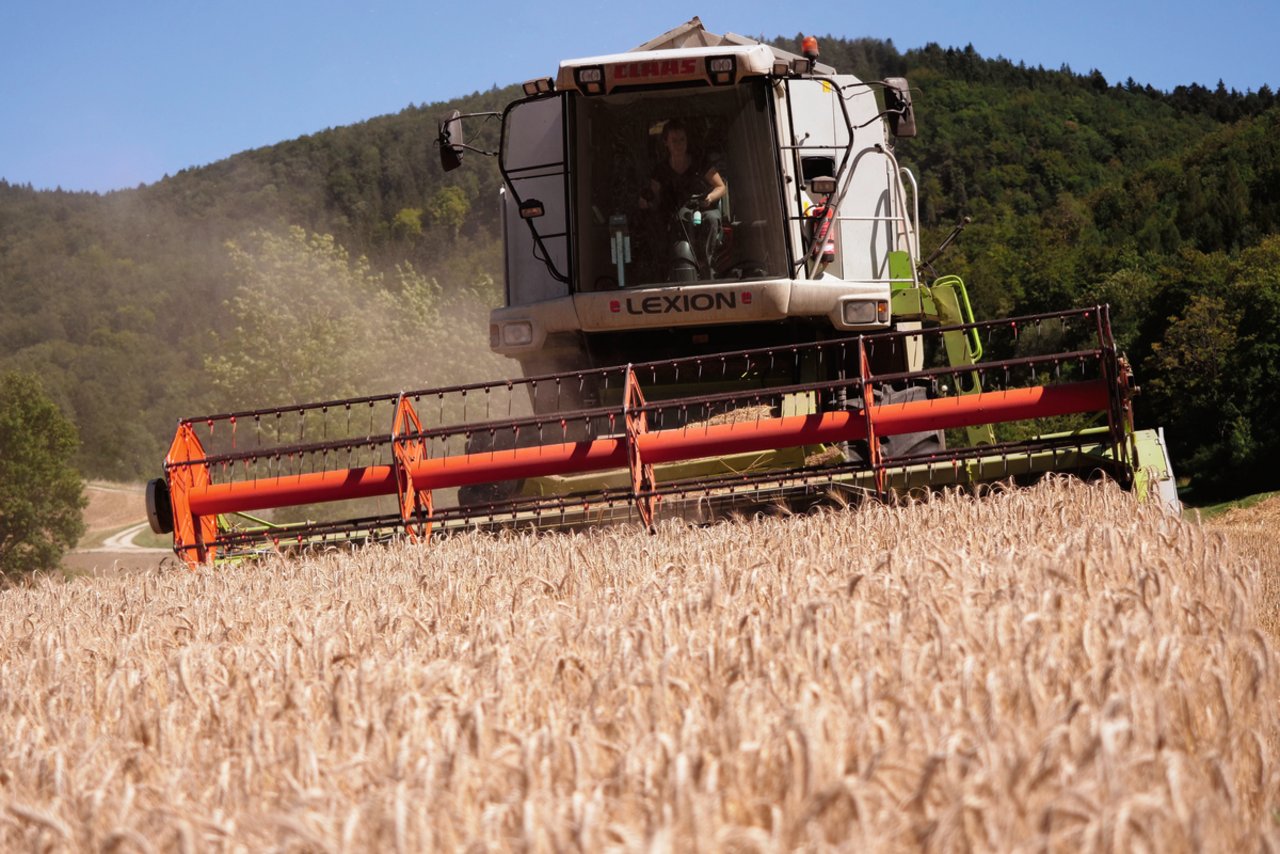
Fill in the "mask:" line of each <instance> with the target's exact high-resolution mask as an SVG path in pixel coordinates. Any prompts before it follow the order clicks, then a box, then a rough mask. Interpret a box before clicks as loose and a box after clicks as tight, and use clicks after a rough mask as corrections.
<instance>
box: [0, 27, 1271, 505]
mask: <svg viewBox="0 0 1280 854" xmlns="http://www.w3.org/2000/svg"><path fill="white" fill-rule="evenodd" d="M779 43H780V44H782V45H783V46H786V47H789V48H790V49H792V50H796V49H798V43H797V41H796V40H792V39H780V40H779ZM822 47H823V60H824V61H826V62H828V63H830V64H832V65H834V66H836V67H837V68H839V69H841V70H843V71H852V72H853V73H855V74H858V75H859V76H861V77H864V78H870V79H874V78H880V77H884V76H907V77H908V78H909V79H910V80H911V83H912V85H913V87H914V89H915V90H916V95H915V99H916V106H917V113H918V118H919V124H920V136H919V137H918V138H917V139H914V140H908V141H904V142H903V143H901V145H900V147H899V154H900V157H901V159H902V160H903V161H904V163H906V164H908V165H910V166H911V167H912V168H913V169H914V170H915V171H916V173H917V175H919V176H920V179H921V195H922V204H921V218H922V220H923V221H924V225H925V238H924V240H923V245H924V246H925V247H928V246H931V245H933V244H936V242H937V241H938V240H940V239H941V237H942V235H943V234H945V232H946V231H947V230H949V228H950V226H951V225H952V224H953V223H955V222H956V221H957V220H958V219H959V218H960V217H962V216H966V215H968V216H971V217H973V219H974V222H973V224H972V225H971V226H970V227H969V228H968V230H967V231H966V232H965V233H964V235H963V237H962V238H961V240H960V241H959V243H958V244H957V245H956V246H955V247H953V249H952V250H950V252H949V253H948V254H947V255H946V256H945V257H944V258H943V260H942V261H940V262H939V263H938V265H937V266H939V268H940V269H944V270H945V271H947V272H957V273H960V274H961V275H962V276H964V277H965V279H966V281H967V282H968V283H969V285H970V288H971V292H972V294H973V295H974V298H975V302H976V305H975V310H976V311H977V313H978V314H979V315H980V316H997V315H1002V314H1009V313H1021V312H1024V311H1033V310H1039V309H1046V308H1064V307H1069V306H1072V305H1078V304H1081V303H1083V302H1086V301H1094V300H1106V301H1108V302H1110V303H1112V305H1113V307H1114V311H1115V312H1116V320H1117V325H1118V328H1119V330H1120V334H1121V338H1122V342H1121V343H1122V344H1123V345H1124V346H1125V347H1126V348H1127V349H1128V351H1129V354H1130V357H1131V359H1132V361H1133V362H1134V363H1135V368H1136V370H1137V372H1138V375H1139V378H1140V379H1141V380H1142V382H1143V385H1144V386H1145V388H1146V392H1147V393H1146V394H1145V395H1144V396H1143V397H1142V398H1141V399H1140V400H1141V405H1142V407H1143V410H1142V411H1141V412H1140V415H1141V417H1142V420H1143V421H1144V422H1145V423H1152V424H1154V423H1160V424H1163V425H1165V427H1166V428H1167V429H1168V431H1169V437H1170V440H1171V442H1172V444H1173V448H1174V453H1175V462H1176V464H1177V465H1178V467H1179V468H1180V469H1181V470H1182V471H1183V472H1184V473H1189V474H1192V475H1194V476H1195V477H1196V482H1197V485H1198V486H1199V487H1200V488H1202V489H1204V490H1213V489H1229V490H1240V489H1248V488H1257V487H1260V486H1272V487H1274V486H1276V485H1280V464H1277V463H1276V462H1275V461H1276V460H1277V459H1278V458H1280V457H1278V452H1280V428H1278V427H1277V426H1276V419H1274V417H1272V414H1273V413H1274V412H1275V411H1277V410H1278V409H1280V406H1277V404H1280V400H1277V395H1278V394H1280V392H1277V389H1278V388H1280V382H1277V380H1280V377H1277V376H1276V372H1277V368H1276V367H1275V366H1276V364H1277V357H1278V356H1280V165H1278V164H1280V150H1277V149H1278V148H1280V106H1277V103H1276V97H1275V95H1274V94H1273V93H1272V92H1271V91H1270V90H1269V89H1266V88H1265V87H1264V88H1263V89H1261V90H1260V91H1258V92H1248V93H1239V92H1234V91H1228V90H1226V89H1225V88H1224V87H1222V86H1221V85H1220V84H1219V85H1217V86H1216V87H1214V88H1209V87H1205V86H1200V85H1193V86H1187V87H1181V88H1179V89H1177V90H1175V91H1173V92H1160V91H1156V90H1154V89H1151V88H1150V87H1146V86H1142V85H1140V84H1138V83H1135V82H1133V81H1132V80H1129V81H1124V82H1123V83H1119V82H1116V81H1107V80H1105V79H1104V78H1103V77H1102V76H1101V75H1099V74H1097V73H1096V72H1094V73H1089V74H1077V73H1074V72H1072V71H1070V70H1069V69H1065V68H1064V69H1058V70H1045V69H1041V68H1027V67H1024V66H1022V65H1018V64H1015V63H1014V62H1010V61H1007V60H1004V59H986V58H983V57H981V56H979V55H978V54H977V53H975V52H974V51H973V50H972V49H971V48H968V49H963V50H956V49H944V48H940V47H938V46H936V45H929V46H927V47H925V48H923V49H920V50H912V51H907V52H905V53H903V52H900V51H898V50H897V49H895V48H894V46H893V45H892V44H891V43H889V42H883V41H877V40H872V39H858V40H841V39H834V38H830V37H828V38H826V39H823V40H822ZM516 93H517V89H516V87H514V86H513V87H509V88H506V89H501V90H499V89H495V90H491V91H488V92H483V93H475V94H473V95H470V96H468V97H465V98H460V99H457V100H455V101H452V102H449V103H447V104H433V105H425V106H410V107H408V108H406V109H405V110H403V111H402V112H400V113H399V114H397V115H390V116H382V117H379V118H375V119H371V120H370V121H367V122H364V123H362V124H359V125H353V126H349V127H342V128H334V129H330V130H326V131H323V132H319V133H315V134H312V135H309V136H306V137H302V138H300V139H296V140H290V141H287V142H282V143H280V144H278V145H274V146H270V147H267V148H262V149H257V150H254V151H248V152H244V153H242V154H238V155H236V156H234V157H231V158H228V159H227V160H224V161H221V162H219V163H215V164H212V165H210V166H206V167H202V168H198V169H189V170H185V171H183V172H181V173H179V174H177V175H174V176H171V177H166V178H165V179H164V180H162V181H159V182H157V183H156V184H153V185H150V186H142V187H139V188H136V189H132V190H125V191H119V192H114V193H109V194H106V195H101V196H100V195H96V194H84V193H67V192H37V191H33V190H32V189H30V188H29V187H21V186H14V185H10V184H7V183H4V182H3V181H0V370H4V369H11V368H18V369H21V370H28V371H31V372H35V373H38V374H39V375H41V377H42V378H43V382H44V385H45V388H46V390H47V391H48V392H50V394H51V395H52V396H53V397H54V398H55V399H56V400H57V401H58V403H59V404H60V405H62V406H63V407H64V409H65V410H66V411H67V413H68V414H69V415H71V416H72V418H73V419H74V420H75V421H76V423H77V424H78V426H79V428H80V432H81V436H82V439H83V451H82V454H81V466H82V468H83V470H84V471H85V473H86V474H88V475H91V476H101V477H114V478H130V477H140V476H150V475H153V474H155V473H156V472H157V470H158V467H159V463H160V460H161V459H162V457H163V454H164V450H165V448H166V447H167V443H168V440H169V438H170V436H171V434H172V427H173V424H174V421H175V419H176V418H177V417H178V416H179V415H191V414H196V413H198V412H200V411H205V410H209V409H217V408H221V407H224V406H237V407H239V406H251V405H258V404H266V403H269V402H279V401H281V400H287V399H292V398H295V397H308V396H311V394H312V393H313V392H314V393H320V394H322V395H327V394H342V393H347V392H351V393H355V392H366V391H367V392H372V391H382V390H387V389H389V388H396V387H401V386H421V385H428V384H437V383H441V382H449V381H453V380H457V379H463V378H472V377H469V376H464V374H465V371H464V370H463V368H464V367H466V366H470V369H471V371H472V372H473V373H478V374H481V375H492V374H493V373H494V372H502V373H505V372H508V371H509V370H510V369H509V368H507V367H505V366H504V365H502V364H501V363H499V362H498V361H497V360H494V359H492V358H491V357H488V356H486V341H487V329H486V326H485V322H486V321H485V311H484V307H485V306H486V305H487V304H489V303H491V302H495V301H496V300H498V299H499V291H498V288H499V286H498V284H496V283H497V282H499V281H500V279H501V274H500V270H501V266H500V247H499V245H498V234H499V232H500V228H499V221H498V216H497V189H498V186H499V177H498V174H497V170H496V167H495V164H494V163H493V161H492V160H491V159H487V158H483V157H468V160H467V167H466V168H464V169H460V170H457V171H455V172H451V173H449V174H447V175H445V174H443V173H442V172H441V171H440V169H439V165H438V158H437V152H436V149H435V146H434V138H435V133H436V130H435V125H436V121H437V120H438V118H439V117H440V115H441V114H443V113H445V112H447V111H448V110H450V109H459V110H462V111H464V112H471V111H479V110H491V109H501V107H502V106H503V105H505V104H506V103H507V102H508V101H510V100H511V99H512V98H514V97H515V96H516ZM496 137H497V124H496V122H491V123H489V125H488V126H487V127H485V128H484V129H483V136H482V138H481V140H480V144H481V145H484V146H488V147H493V146H494V145H496V142H497V138H496ZM926 251H927V249H926ZM361 259H364V260H361ZM460 366H462V367H460Z"/></svg>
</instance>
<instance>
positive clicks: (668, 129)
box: [662, 119, 689, 142]
mask: <svg viewBox="0 0 1280 854" xmlns="http://www.w3.org/2000/svg"><path fill="white" fill-rule="evenodd" d="M678 130H682V131H684V135H685V137H686V138H687V137H688V136H689V129H688V128H687V127H685V124H684V122H683V121H681V120H680V119H667V123H666V124H665V125H663V126H662V141H663V142H666V141H667V137H669V136H670V135H671V134H672V133H673V132H674V131H678Z"/></svg>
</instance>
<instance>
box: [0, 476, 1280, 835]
mask: <svg viewBox="0 0 1280 854" xmlns="http://www.w3.org/2000/svg"><path fill="white" fill-rule="evenodd" d="M1276 558H1277V549H1276V547H1275V546H1273V545H1268V544H1266V543H1265V542H1263V541H1261V540H1259V544H1258V545H1257V546H1256V548H1252V547H1251V548H1250V549H1244V550H1233V549H1232V548H1230V547H1229V546H1228V544H1227V542H1226V541H1225V540H1224V539H1223V538H1222V537H1221V536H1219V535H1216V534H1214V533H1213V532H1211V531H1209V530H1207V529H1206V528H1205V527H1202V526H1200V525H1198V524H1195V523H1193V522H1185V521H1179V520H1174V519H1170V518H1168V517H1166V516H1163V515H1162V514H1161V513H1160V512H1159V511H1158V510H1157V509H1155V508H1151V507H1142V506H1138V505H1136V504H1135V503H1134V502H1133V501H1132V499H1131V498H1130V497H1129V496H1127V495H1125V494H1123V493H1121V492H1119V491H1118V490H1116V489H1114V488H1113V487H1109V486H1105V485H1093V486H1086V485H1083V484H1079V483H1074V482H1069V481H1057V480H1053V481H1048V482H1046V483H1043V484H1041V485H1040V486H1038V487H1036V488H1034V489H1032V490H1028V491H1006V492H1001V493H997V494H993V495H990V496H987V497H986V498H984V499H982V500H974V499H972V498H968V497H964V496H959V495H951V496H947V497H943V498H938V499H934V500H931V501H927V502H923V503H918V504H912V505H909V506H904V507H896V508H890V507H881V506H869V507H863V508H861V509H856V510H855V509H850V510H829V511H826V512H820V513H817V514H814V515H803V516H792V517H790V518H786V519H778V518H768V519H755V520H744V521H736V522H729V523H724V524H719V525H716V526H713V527H709V528H705V529H691V528H688V527H683V526H679V525H676V524H669V525H664V526H661V527H660V529H659V532H658V534H657V535H656V536H647V535H644V534H641V533H639V532H637V531H636V530H634V529H630V528H611V529H601V530H595V531H591V532H588V533H585V534H568V535H565V534H558V535H554V536H542V537H537V536H532V535H514V534H508V535H499V536H487V535H467V536H459V537H455V538H452V539H448V540H445V541H442V542H438V543H433V544H431V545H430V546H427V547H415V546H407V545H402V546H393V547H389V548H373V549H369V550H366V551H363V552H360V553H356V554H329V555H319V556H313V557H305V558H301V559H294V560H283V559H279V560H271V561H264V562H260V563H256V564H247V565H241V566H234V567H230V568H223V569H218V570H203V571H199V572H194V573H188V572H186V571H172V570H170V571H163V572H157V573H154V574H147V575H141V576H133V577H119V578H98V579H94V578H86V579H77V580H74V581H71V582H55V581H51V580H50V581H40V582H36V583H33V584H30V585H27V586H22V587H13V588H10V589H7V590H4V591H0V848H3V849H5V850H12V849H28V850H75V849H95V850H97V849H110V850H115V849H120V850H182V851H199V850H209V851H239V850H246V851H248V850H269V849H275V850H308V851H309V850H316V851H354V850H396V851H422V850H432V849H463V848H468V849H470V848H471V847H472V846H475V847H476V849H477V850H480V849H486V850H487V849H495V850H507V849H523V850H536V851H543V850H546V851H551V850H580V851H600V850H608V849H613V850H636V851H640V850H646V851H648V850H669V849H678V850H692V849H697V850H704V851H716V850H733V851H752V850H759V851H782V850H794V849H804V850H825V849H837V848H840V849H846V850H899V849H916V848H928V849H937V850H969V849H979V850H1014V849H1017V850H1024V849H1025V850H1064V851H1066V850H1071V851H1075V850H1148V851H1161V852H1169V851H1191V850H1210V851H1213V850H1221V851H1236V850H1257V849H1258V848H1260V847H1268V846H1269V847H1270V848H1271V849H1272V850H1275V849H1277V848H1278V847H1280V823H1278V822H1280V765H1278V764H1277V755H1278V753H1277V751H1278V750H1280V671H1278V670H1277V663H1278V662H1277V656H1276V652H1275V648H1274V645H1273V641H1272V640H1271V639H1269V638H1268V636H1267V634H1266V633H1265V632H1264V630H1263V629H1261V628H1260V623H1259V616H1258V609H1257V607H1256V605H1257V599H1258V595H1259V593H1258V590H1259V584H1260V582H1259V576H1260V573H1263V572H1267V571H1270V572H1272V573H1274V572H1275V571H1276V565H1277V563H1280V561H1277V559H1276Z"/></svg>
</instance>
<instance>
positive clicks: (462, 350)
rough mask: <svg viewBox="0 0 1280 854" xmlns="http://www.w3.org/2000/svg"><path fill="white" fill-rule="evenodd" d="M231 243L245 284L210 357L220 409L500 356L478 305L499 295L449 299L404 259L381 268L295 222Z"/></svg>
mask: <svg viewBox="0 0 1280 854" xmlns="http://www.w3.org/2000/svg"><path fill="white" fill-rule="evenodd" d="M229 249H230V252H231V256H232V263H233V264H234V266H235V268H236V271H237V273H238V275H239V278H240V282H241V283H240V287H239V289H238V290H237V291H236V294H235V296H234V297H233V298H232V299H231V300H230V301H229V302H228V303H227V310H228V314H229V315H230V316H231V318H232V319H233V321H234V327H233V329H232V331H231V332H230V333H228V334H225V335H220V336H217V343H216V354H215V355H213V356H212V357H210V358H209V359H208V360H206V367H207V369H208V370H209V373H210V376H211V379H212V382H213V385H214V387H215V390H216V394H217V402H216V404H215V405H218V406H227V407H232V408H240V407H247V406H258V405H267V404H283V403H289V402H292V401H311V400H323V399H327V398H338V397H349V396H354V395H357V394H375V393H380V392H387V391H394V390H397V389H409V388H424V387H426V386H429V385H448V384H451V383H455V382H463V381H469V380H472V379H475V378H476V377H473V376H470V375H469V374H468V373H467V372H468V371H469V370H470V369H471V367H472V366H474V365H486V364H488V363H489V362H491V361H493V357H492V356H491V355H489V353H488V349H487V343H488V337H487V334H486V333H487V329H486V326H485V325H484V324H485V322H486V320H487V318H486V317H485V316H484V314H483V313H482V312H481V311H478V310H477V307H478V306H487V305H488V303H489V302H490V301H491V299H492V294H491V293H490V289H485V288H484V284H483V283H479V284H477V285H474V286H463V287H455V288H453V289H451V291H450V293H449V294H447V295H446V294H444V293H443V291H442V289H441V288H440V286H439V285H438V284H437V283H436V282H435V281H434V280H431V279H428V278H426V277H425V276H423V275H421V274H420V273H418V272H417V271H416V270H415V269H414V268H413V267H412V266H411V265H409V264H407V263H406V264H401V265H399V266H398V267H397V268H396V269H395V270H394V271H393V272H391V273H389V274H384V273H379V272H375V271H374V269H373V268H372V267H371V266H370V264H369V262H368V260H367V259H365V258H364V257H352V255H351V254H350V253H348V252H347V250H346V249H344V248H343V247H342V246H341V245H340V244H339V243H338V242H337V241H336V240H335V239H334V238H333V237H332V236H330V235H318V234H311V235H309V234H307V232H306V231H304V230H303V229H301V228H297V227H294V228H291V229H289V231H288V232H287V233H284V234H279V233H275V232H268V231H258V232H255V233H254V234H252V235H251V236H250V238H249V240H248V241H246V242H244V243H243V244H242V243H231V244H229ZM446 316H447V318H448V319H447V321H446V320H445V319H444V318H445V317H446ZM488 376H492V374H489V375H488Z"/></svg>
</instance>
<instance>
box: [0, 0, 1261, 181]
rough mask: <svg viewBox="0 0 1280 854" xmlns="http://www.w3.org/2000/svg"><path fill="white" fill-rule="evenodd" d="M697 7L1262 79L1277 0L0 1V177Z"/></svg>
mask: <svg viewBox="0 0 1280 854" xmlns="http://www.w3.org/2000/svg"><path fill="white" fill-rule="evenodd" d="M695 14H696V15H700V16H701V18H702V21H703V23H704V24H705V25H706V26H707V28H708V29H709V30H711V31H712V32H726V31H729V32H737V33H742V34H744V35H753V36H758V35H764V36H769V37H772V36H776V35H794V34H796V33H799V32H804V33H806V34H807V33H811V32H812V33H817V34H826V33H830V34H833V35H837V36H845V37H850V38H856V37H860V36H870V37H873V38H881V39H892V40H893V43H894V44H895V45H896V46H897V47H898V48H899V49H900V50H906V49H909V48H913V47H920V46H922V45H924V44H926V43H928V42H937V43H939V44H941V45H943V46H951V45H954V46H957V47H962V46H964V45H966V44H970V43H971V44H973V46H974V48H975V49H976V50H977V51H978V52H979V53H981V54H982V55H983V56H988V57H994V56H1004V57H1007V58H1009V59H1012V60H1015V61H1018V60H1022V61H1025V62H1026V63H1027V64H1029V65H1043V66H1045V67H1048V68H1058V67H1060V66H1061V65H1063V64H1068V65H1070V66H1071V67H1072V69H1074V70H1076V71H1079V72H1086V71H1089V70H1090V69H1092V68H1097V69H1098V70H1099V71H1101V72H1102V73H1103V74H1104V75H1105V76H1106V77H1107V79H1108V80H1111V81H1114V80H1124V79H1126V78H1128V77H1133V78H1134V79H1135V80H1137V81H1138V82H1140V83H1144V84H1145V83H1149V84H1151V85H1153V86H1155V87H1157V88H1159V89H1165V90H1168V89H1172V88H1173V87H1174V86H1177V85H1179V84H1185V83H1193V82H1194V83H1202V84H1204V85H1206V86H1210V87H1212V86H1216V85H1217V82H1218V80H1219V79H1221V80H1223V81H1224V82H1225V83H1226V84H1227V86H1228V87H1229V88H1235V89H1239V90H1240V91H1244V90H1246V89H1254V90H1256V89H1258V88H1259V87H1260V86H1262V85H1263V84H1264V83H1265V84H1267V85H1269V86H1270V87H1271V88H1272V89H1280V50H1277V48H1276V46H1275V42H1276V40H1277V38H1278V37H1280V0H1257V2H1249V1H1248V0H1218V2H1214V3H1191V2H1187V0H1166V2H1150V0H1134V1H1133V2H1129V1H1128V0H1112V2H1102V0H1078V2H1074V3H1062V2H1054V3H1049V2H1031V0H971V2H963V3H962V2H939V0H915V2H909V3H883V2H882V3H875V4H872V3H866V2H843V3H796V2H789V0H772V2H764V0H737V2H720V3H715V4H709V5H707V6H705V7H703V8H699V7H698V6H696V5H694V4H690V3H684V2H682V3H672V2H667V0H622V2H617V0H615V2H600V0H596V2H584V0H567V2H555V0H552V2H545V0H544V1H543V2H535V0H523V2H515V0H491V2H487V3H479V2H467V1H466V0H452V2H442V0H418V2H412V0H364V2H355V0H351V2H336V0H309V2H305V3H303V2H297V0H252V2H250V1H249V0H216V2H215V0H163V2H157V0H116V1H115V2H112V0H0V178H4V179H6V180H8V181H9V182H10V183H18V184H27V183H30V184H32V185H34V186H35V187H37V188H40V189H51V188H53V187H56V186H61V187H62V188H63V189H67V190H95V191H106V190H110V189H115V188H121V187H131V186H136V185H138V184H139V183H150V182H153V181H156V180H158V179H160V178H161V177H163V176H164V175H166V174H172V173H174V172H177V171H178V170H180V169H183V168H186V167H188V166H200V165H204V164H207V163H212V162H214V161H217V160H221V159H223V158H225V157H228V156H230V155H232V154H235V153H237V152H239V151H244V150H246V149H250V148H256V147H259V146H263V145H270V144H272V143H275V142H280V141H282V140H286V139H292V138H295V137H298V136H301V135H303V134H307V133H312V132H315V131H320V130H324V129H325V128H328V127H334V126H337V125H344V124H351V123H354V122H359V121H362V120H364V119H367V118H372V117H373V116H378V115H382V114H385V113H390V112H397V111H399V110H401V109H403V108H404V107H406V106H408V105H410V104H423V103H433V102H438V101H443V100H447V99H449V98H452V97H455V96H458V95H464V94H468V93H470V92H473V91H476V90H477V89H487V88H489V87H490V86H492V85H494V84H497V85H500V86H505V85H507V84H509V83H519V82H521V81H523V80H526V79H529V78H531V77H539V76H546V75H550V74H552V73H554V70H555V67H556V64H557V63H558V62H559V60H560V59H565V58H571V57H579V56H590V55H594V54H601V53H613V52H617V51H621V50H626V49H628V48H631V47H634V46H635V45H637V44H639V43H641V42H643V41H645V40H647V39H649V38H652V37H653V36H656V35H658V34H659V33H661V32H663V31H664V30H667V29H670V28H671V27H674V26H676V25H678V24H681V23H683V22H684V21H686V20H688V19H689V18H690V17H692V16H693V15H695Z"/></svg>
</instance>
